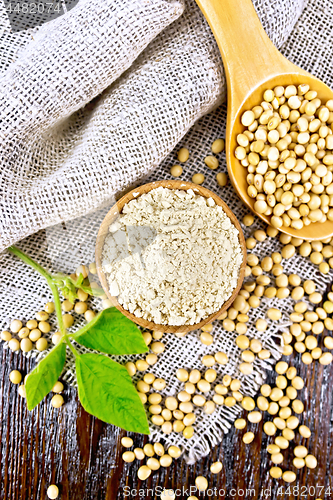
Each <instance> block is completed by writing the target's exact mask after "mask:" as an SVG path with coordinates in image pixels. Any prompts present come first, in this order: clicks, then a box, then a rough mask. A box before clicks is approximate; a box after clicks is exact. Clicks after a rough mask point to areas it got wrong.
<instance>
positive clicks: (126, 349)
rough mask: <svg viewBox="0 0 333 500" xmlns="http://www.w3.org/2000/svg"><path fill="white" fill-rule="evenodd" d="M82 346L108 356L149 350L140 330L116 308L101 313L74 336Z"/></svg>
mask: <svg viewBox="0 0 333 500" xmlns="http://www.w3.org/2000/svg"><path fill="white" fill-rule="evenodd" d="M73 338H74V339H75V340H76V342H78V343H79V344H81V345H84V346H85V347H89V348H90V349H95V350H97V351H100V352H105V353H107V354H116V355H120V354H140V353H143V352H147V351H148V348H147V345H146V343H145V341H144V340H143V337H142V333H141V331H140V330H139V328H138V327H137V326H136V325H135V324H134V323H133V321H131V320H130V319H128V318H126V316H124V315H123V314H122V313H121V312H120V311H118V309H116V308H115V307H109V308H108V309H104V311H102V312H100V313H99V314H98V315H97V316H95V318H93V319H92V321H90V322H89V323H88V324H87V325H86V326H85V327H83V328H82V329H81V330H79V331H77V332H76V333H74V334H73Z"/></svg>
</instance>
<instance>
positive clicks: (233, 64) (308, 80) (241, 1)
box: [196, 0, 333, 240]
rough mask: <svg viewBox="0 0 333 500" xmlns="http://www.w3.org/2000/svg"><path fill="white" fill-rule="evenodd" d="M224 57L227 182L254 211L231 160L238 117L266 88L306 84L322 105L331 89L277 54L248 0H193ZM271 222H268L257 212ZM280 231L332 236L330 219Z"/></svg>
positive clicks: (237, 165)
mask: <svg viewBox="0 0 333 500" xmlns="http://www.w3.org/2000/svg"><path fill="white" fill-rule="evenodd" d="M196 2H197V4H198V5H199V7H200V9H201V10H202V12H203V14H204V16H205V17H206V19H207V21H208V23H209V25H210V27H211V29H212V31H213V33H214V36H215V38H216V41H217V44H218V46H219V49H220V52H221V54H222V59H223V64H224V69H225V73H226V77H227V86H228V118H227V130H226V155H227V165H228V171H229V176H230V179H231V181H232V183H233V185H234V187H235V189H236V191H237V193H238V194H239V196H240V198H241V199H242V200H243V201H244V202H245V203H246V204H247V205H248V206H249V207H250V208H251V210H253V212H255V210H254V208H253V206H254V201H255V200H253V199H252V198H250V197H249V196H248V194H247V182H246V174H247V169H246V168H244V167H243V166H242V165H241V163H240V162H239V161H238V160H237V159H236V158H235V156H234V151H235V149H236V147H237V143H236V136H237V134H239V133H241V132H242V131H243V130H244V127H243V125H242V124H241V121H240V116H241V114H242V113H243V112H244V111H245V110H247V109H251V108H252V107H253V106H256V105H258V104H260V102H261V101H262V100H263V99H262V95H263V92H264V91H265V90H266V89H273V88H274V87H276V86H278V85H284V86H286V85H296V86H297V85H299V84H301V83H305V84H308V85H310V88H311V89H312V90H316V91H317V93H318V97H319V98H320V99H322V100H323V101H324V102H326V101H327V100H328V99H333V92H332V90H331V89H330V88H329V87H328V86H327V85H325V84H324V83H323V82H322V81H320V80H318V78H315V77H314V76H312V75H310V73H307V72H306V71H304V70H303V69H301V68H299V67H298V66H296V65H295V64H292V63H291V62H290V61H288V60H287V59H286V58H285V57H283V56H282V54H280V52H279V51H278V50H277V49H276V47H275V46H274V45H273V43H272V42H271V41H270V39H269V38H268V36H267V35H266V32H265V30H264V29H263V27H262V25H261V23H260V21H259V18H258V16H257V14H256V11H255V9H254V7H253V4H252V2H251V0H196ZM255 213H256V214H257V215H258V216H259V217H261V219H263V220H264V221H265V222H267V223H268V224H269V221H270V218H269V217H267V216H265V215H262V214H258V213H257V212H255ZM280 231H282V232H283V233H286V234H290V235H292V236H296V237H297V238H303V239H307V240H322V239H325V238H328V237H330V236H332V235H333V221H326V222H324V223H320V222H316V223H312V224H310V225H309V226H305V227H303V228H302V229H300V230H296V229H292V228H290V227H282V228H280Z"/></svg>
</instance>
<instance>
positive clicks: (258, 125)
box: [197, 0, 333, 240]
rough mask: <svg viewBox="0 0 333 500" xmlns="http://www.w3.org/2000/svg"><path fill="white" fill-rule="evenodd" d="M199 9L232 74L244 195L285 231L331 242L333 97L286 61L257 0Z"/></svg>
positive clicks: (204, 3)
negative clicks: (265, 26) (259, 13)
mask: <svg viewBox="0 0 333 500" xmlns="http://www.w3.org/2000/svg"><path fill="white" fill-rule="evenodd" d="M197 3H198V4H199V6H200V8H201V9H202V11H203V13H204V15H205V16H206V18H207V20H208V22H209V23H210V26H211V28H212V30H213V32H214V35H215V38H216V40H217V43H218V45H219V48H220V51H221V54H222V58H223V63H224V68H225V72H226V77H227V83H228V123H227V131H226V156H227V164H228V171H229V176H230V179H231V181H232V183H233V185H234V187H235V189H236V191H237V193H238V195H239V196H240V198H241V199H242V200H243V202H245V203H246V204H247V205H248V206H249V207H250V208H251V210H253V211H254V212H255V213H256V214H257V215H258V216H259V217H260V218H261V219H263V220H264V221H265V222H267V223H268V224H270V225H272V226H273V227H275V228H277V229H278V230H279V231H282V232H284V233H286V234H289V235H291V236H297V237H298V238H302V239H309V240H322V239H325V238H328V237H330V236H332V235H333V92H332V90H331V89H330V88H329V87H328V86H327V85H325V84H324V83H323V82H322V81H320V80H319V79H317V78H316V77H314V76H312V75H311V74H309V73H308V72H306V71H304V70H303V69H301V68H299V67H297V66H296V65H294V64H292V63H291V62H290V61H288V60H287V59H286V58H285V57H283V56H282V55H281V54H280V52H279V51H278V50H277V49H276V48H275V46H274V45H273V43H272V42H271V41H270V39H269V38H268V36H267V35H266V33H265V31H264V29H263V27H262V26H261V23H260V21H259V19H258V17H257V14H256V12H255V10H254V7H253V5H252V2H251V0H242V2H240V0H236V1H235V0H226V1H225V2H223V3H222V2H218V1H217V0H197Z"/></svg>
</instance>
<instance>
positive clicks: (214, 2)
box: [196, 0, 295, 110]
mask: <svg viewBox="0 0 333 500" xmlns="http://www.w3.org/2000/svg"><path fill="white" fill-rule="evenodd" d="M196 2H197V4H198V5H199V7H200V9H201V11H202V12H203V14H204V16H205V17H206V19H207V21H208V23H209V25H210V27H211V29H212V31H213V33H214V36H215V38H216V41H217V44H218V46H219V49H220V52H221V55H222V59H223V64H224V69H225V73H226V77H227V84H228V101H229V105H230V101H231V100H232V101H233V106H232V107H233V110H236V109H238V108H239V106H240V104H241V102H242V101H243V100H244V98H245V97H246V96H248V95H249V94H250V93H251V92H252V91H253V90H254V88H255V87H256V86H257V85H258V84H259V83H260V82H263V81H265V80H267V78H269V77H270V76H273V75H276V74H280V73H290V72H292V70H293V69H295V66H294V65H293V64H292V63H290V62H289V61H288V60H287V59H285V58H284V57H283V56H282V55H281V54H280V52H279V51H278V50H277V49H276V47H275V46H274V45H273V43H272V42H271V41H270V39H269V37H268V36H267V34H266V32H265V30H264V29H263V27H262V25H261V23H260V20H259V18H258V16H257V13H256V11H255V9H254V7H253V4H252V2H251V0H196Z"/></svg>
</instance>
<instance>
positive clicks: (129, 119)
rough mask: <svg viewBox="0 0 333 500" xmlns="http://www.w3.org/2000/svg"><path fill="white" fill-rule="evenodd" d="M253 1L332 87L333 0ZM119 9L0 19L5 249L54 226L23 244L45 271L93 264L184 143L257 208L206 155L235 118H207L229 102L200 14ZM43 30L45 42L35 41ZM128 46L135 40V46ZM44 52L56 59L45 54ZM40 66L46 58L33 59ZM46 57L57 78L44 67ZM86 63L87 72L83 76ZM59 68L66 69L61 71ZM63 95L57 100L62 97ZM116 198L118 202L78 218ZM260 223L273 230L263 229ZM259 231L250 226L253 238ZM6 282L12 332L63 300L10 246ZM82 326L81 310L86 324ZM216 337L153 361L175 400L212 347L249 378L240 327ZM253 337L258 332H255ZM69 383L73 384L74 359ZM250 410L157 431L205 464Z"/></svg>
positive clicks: (305, 272) (305, 267)
mask: <svg viewBox="0 0 333 500" xmlns="http://www.w3.org/2000/svg"><path fill="white" fill-rule="evenodd" d="M254 3H255V6H256V9H257V11H258V13H259V16H260V18H261V20H262V23H263V25H264V27H265V29H266V30H267V32H268V34H269V36H270V37H271V38H272V39H273V41H274V42H275V43H276V44H277V45H278V46H281V44H283V43H284V45H283V52H284V53H285V54H286V55H287V56H288V57H289V58H290V59H291V60H293V62H295V63H297V64H299V65H301V66H302V67H303V68H304V69H307V70H309V71H311V72H313V73H314V74H315V75H316V76H318V77H320V78H322V79H324V80H325V82H326V83H328V84H332V76H331V68H330V61H331V60H332V44H330V43H328V41H327V40H330V37H331V33H330V26H331V23H332V19H333V6H332V5H331V4H327V3H326V2H325V1H324V0H319V1H315V0H311V1H308V2H307V5H306V7H305V9H304V10H303V13H302V9H303V8H304V2H303V1H298V2H297V1H295V2H293V1H291V0H288V1H283V0H280V1H277V2H273V3H272V2H269V1H268V0H267V1H264V0H263V1H256V2H254ZM113 7H114V10H112V9H111V8H110V4H109V3H108V4H107V3H106V2H105V1H103V2H102V1H100V2H99V1H90V2H87V1H85V0H83V1H82V0H81V1H80V2H79V4H78V5H77V6H76V7H75V8H73V9H72V10H71V11H70V12H69V13H68V14H67V15H66V16H64V17H62V18H59V19H57V20H55V21H52V23H50V24H48V25H44V26H43V28H41V30H40V33H39V34H38V36H36V32H37V31H38V30H31V32H23V33H15V34H11V33H10V31H9V26H8V22H6V19H5V17H4V14H3V15H2V17H0V19H1V23H2V24H1V23H0V26H1V32H0V33H1V42H0V43H1V53H0V64H1V67H2V68H3V75H4V76H3V78H2V81H1V83H2V86H1V89H0V95H1V107H0V113H1V125H0V136H1V148H2V153H3V154H2V155H1V158H2V160H1V161H2V168H1V170H0V175H1V191H0V204H1V210H0V235H1V236H0V242H1V248H2V249H3V248H5V247H6V246H8V245H9V244H11V243H13V242H15V241H17V240H19V239H21V238H23V237H25V236H27V235H29V234H31V233H33V232H34V231H36V230H38V229H41V228H47V229H45V230H43V231H39V232H38V233H36V234H33V235H31V236H29V237H28V238H26V239H25V240H24V241H22V242H20V244H19V245H20V247H21V248H22V249H23V250H25V251H26V252H27V253H29V254H30V255H31V256H32V257H33V258H35V259H36V260H38V261H39V262H41V263H42V264H43V265H45V266H47V267H49V268H50V269H51V268H52V269H54V270H58V271H64V272H72V271H73V270H74V269H75V267H76V266H77V265H79V264H81V263H82V262H84V263H87V262H89V261H92V260H93V259H94V255H93V254H94V252H93V250H94V242H95V237H96V233H97V229H98V227H99V224H100V222H101V220H102V219H103V216H104V214H105V213H106V211H107V206H108V205H110V204H112V202H113V195H115V194H117V193H119V192H120V191H122V190H124V189H125V188H127V187H129V185H132V184H133V183H138V182H141V181H142V180H143V179H144V176H147V174H149V173H151V172H153V173H151V176H150V177H149V178H147V177H146V178H145V180H160V179H164V178H169V177H170V174H169V169H170V166H171V165H172V164H174V163H175V162H176V151H177V150H178V149H179V147H181V146H182V145H186V146H187V147H189V149H190V159H189V161H188V162H187V163H186V164H185V166H184V174H183V176H182V179H184V180H190V179H191V177H192V175H193V173H196V172H203V173H204V174H205V176H206V180H205V183H204V185H205V186H206V187H208V188H210V189H212V190H214V191H215V192H216V193H217V194H220V195H221V197H222V198H223V199H224V200H225V201H226V202H227V204H228V205H229V206H230V208H231V209H232V210H233V211H234V213H235V214H236V216H237V217H238V218H240V217H242V216H243V215H244V213H245V212H246V210H245V208H244V207H243V206H242V205H241V203H240V202H239V200H238V198H237V196H236V194H235V192H234V191H233V189H232V188H231V187H230V186H229V187H226V188H223V189H221V188H218V186H217V184H216V181H215V175H216V171H210V170H209V169H207V167H206V166H205V165H204V163H203V158H204V157H205V156H206V155H207V154H208V153H209V152H210V146H211V143H212V142H213V140H214V139H216V138H218V137H223V134H224V126H225V119H226V112H225V108H224V107H223V106H222V107H219V108H218V109H216V110H215V111H212V112H211V113H210V114H208V115H206V116H205V117H204V118H202V119H201V120H200V121H197V120H198V118H200V117H201V116H203V115H204V114H205V113H207V112H208V111H210V110H212V109H214V108H215V107H216V106H217V105H218V104H221V103H222V101H223V100H224V97H225V81H224V76H223V68H222V64H221V60H220V56H219V54H218V51H217V47H216V44H215V41H214V39H213V36H212V34H211V32H210V29H209V28H208V26H207V23H206V22H205V20H204V19H203V17H202V15H201V14H200V12H199V10H198V8H197V7H196V5H195V4H194V3H193V2H191V1H188V2H186V9H185V12H184V14H183V15H181V17H179V16H180V14H181V12H182V9H183V6H182V4H181V3H179V2H167V1H166V0H165V1H162V0H161V1H156V2H153V3H152V4H151V3H147V2H144V1H142V2H139V1H132V2H129V1H127V2H120V1H119V2H117V1H114V2H112V8H113ZM130 13H132V14H130ZM90 16H92V17H91V18H90ZM94 16H95V17H94ZM126 16H128V17H126ZM299 16H301V17H300V18H299ZM177 18H178V20H175V19H177ZM298 18H299V19H298ZM126 19H131V22H130V23H128V22H126ZM88 20H89V22H88ZM115 20H116V21H115ZM153 20H154V22H153ZM297 20H298V21H297ZM172 21H174V22H172ZM296 21H297V23H296ZM108 23H110V24H112V23H114V24H112V26H113V28H110V30H105V32H104V33H103V36H101V34H100V31H99V30H101V29H103V28H105V26H106V25H107V24H108ZM170 23H171V24H170ZM295 23H296V26H295ZM74 26H75V27H76V29H73V30H72V31H71V34H70V33H69V31H70V30H71V28H72V27H74ZM166 26H168V27H166ZM162 30H163V31H162ZM291 30H293V31H291ZM158 33H159V34H158ZM32 36H33V38H34V42H33V43H32V44H31V45H30V46H29V45H27V44H28V43H29V40H31V37H32ZM61 36H62V37H63V38H62V40H63V44H61V45H60V44H59V43H58V40H59V39H60V38H61ZM76 37H77V38H76ZM73 39H75V40H77V43H76V44H73ZM128 40H131V43H130V44H127V45H126V42H127V41H128ZM43 43H44V45H43ZM148 44H149V45H148ZM147 45H148V46H147ZM22 47H25V48H23V49H22ZM42 47H44V48H43V50H44V51H45V53H44V55H45V59H44V60H43V63H42V59H38V57H39V56H38V52H39V51H40V50H41V48H42ZM145 47H146V48H145ZM55 48H57V50H55ZM80 48H81V49H82V50H80ZM22 50H23V51H24V52H21V53H22V55H20V51H22ZM142 51H143V52H142ZM140 52H141V54H140ZM74 54H75V57H74ZM88 54H89V58H88V57H87V56H88ZM34 58H37V59H34ZM88 59H89V60H88ZM30 60H34V61H35V63H34V64H30V63H29V61H30ZM36 60H39V64H36ZM92 60H93V61H94V63H93V62H92ZM12 61H16V62H14V63H13V62H12ZM43 65H44V66H43ZM45 65H47V66H48V67H49V68H50V71H51V73H48V74H44V72H43V68H45ZM77 65H78V67H79V68H83V69H81V71H82V73H80V71H79V70H78V69H77ZM53 67H57V68H60V70H61V71H57V72H54V73H53V72H52V68H53ZM88 68H89V69H88ZM34 71H36V72H37V74H36V73H34ZM38 71H39V73H38ZM51 74H52V78H54V80H53V79H50V75H51ZM77 75H80V79H81V81H79V78H77ZM119 75H121V76H119ZM36 78H37V79H38V81H40V82H41V84H40V85H38V86H35V87H34V85H33V84H32V83H31V82H34V81H35V79H36ZM14 80H15V83H13V81H14ZM112 82H114V83H112ZM104 89H105V90H104ZM65 90H66V91H65ZM103 90H104V91H103ZM6 91H7V92H6ZM102 91H103V93H102V94H101V96H99V97H97V98H95V99H94V100H93V101H92V102H89V101H91V99H92V98H94V97H95V96H97V95H98V94H100V92H102ZM22 92H23V94H22ZM50 93H51V95H53V97H55V96H56V97H57V99H55V100H54V99H53V100H52V102H50V97H49V96H50ZM22 95H23V96H24V99H22V100H21V98H22ZM87 103H88V104H87ZM83 105H85V107H84V108H82V106H83ZM10 110H11V111H10ZM2 124H5V125H4V126H3V128H2ZM193 125H194V126H193ZM191 127H192V128H191ZM190 128H191V130H190V132H189V133H188V134H187V135H186V136H185V137H183V136H184V134H185V133H186V132H187V131H188V130H189V129H190ZM182 137H183V139H182V141H181V143H179V141H180V139H181V138H182ZM178 143H179V144H178ZM176 144H178V146H177V147H176V148H175V150H174V151H173V152H171V153H170V151H172V150H173V148H174V146H175V145H176ZM168 153H170V154H169V155H168ZM167 155H168V156H167ZM166 156H167V157H166ZM165 157H166V158H165ZM164 158H165V159H164ZM163 159H164V161H163V162H162V163H161V161H162V160H163ZM219 159H220V163H221V167H220V168H219V170H218V171H226V165H225V158H224V154H223V153H222V154H221V155H219ZM103 203H104V205H105V208H102V209H100V210H99V211H95V212H94V213H91V214H90V215H85V216H83V217H79V218H77V219H75V220H72V219H74V218H75V217H78V216H82V215H84V214H87V213H88V212H91V211H92V210H94V209H96V208H98V207H100V206H101V204H103ZM64 222H65V223H64ZM54 224H56V225H54ZM255 227H261V223H259V222H257V223H256V226H255ZM251 230H253V229H252V228H251V229H250V230H249V229H246V232H245V233H246V235H248V234H249V232H250V231H251ZM278 249H279V243H278V242H277V240H271V239H268V240H266V241H265V242H263V243H262V244H260V246H259V245H258V247H257V248H256V249H255V250H254V253H256V254H257V255H258V256H259V257H263V256H265V255H267V254H269V253H270V252H272V251H273V250H274V251H275V250H278ZM284 265H285V270H286V272H287V273H290V272H298V273H299V274H300V276H302V277H303V279H308V278H312V279H314V280H315V281H316V283H317V285H318V289H319V290H320V291H323V290H324V289H325V288H326V285H327V283H328V282H329V281H330V279H331V276H330V275H328V276H322V275H320V274H319V273H318V272H317V270H316V268H315V266H313V265H312V264H311V263H310V262H309V261H308V260H305V259H302V258H301V257H299V256H295V257H293V258H292V259H291V260H290V261H287V262H286V263H284ZM0 283H1V287H0V301H1V304H2V314H1V320H0V321H1V324H0V327H1V328H3V329H4V328H8V323H9V321H10V320H11V319H13V318H15V317H18V318H21V319H22V320H28V319H30V318H31V317H33V315H34V313H35V312H36V311H37V310H40V309H41V308H42V306H43V305H44V304H45V302H46V301H47V300H48V299H50V298H51V297H50V293H49V291H48V289H47V286H46V285H45V283H44V282H43V279H42V278H39V276H37V275H36V273H35V272H34V271H32V270H30V269H27V267H26V266H25V265H24V264H23V263H21V262H19V261H17V259H15V258H14V257H12V256H10V255H8V254H7V253H3V254H2V256H1V259H0ZM269 304H270V306H273V305H276V306H280V307H281V304H283V307H284V309H283V310H284V315H283V321H286V320H287V317H288V312H290V309H291V307H292V300H291V299H287V300H284V301H283V302H279V301H278V299H274V301H270V302H269ZM99 307H100V304H99V301H98V300H97V299H94V301H93V303H92V308H94V309H96V310H97V309H98V308H99ZM267 307H268V305H267V303H265V301H263V302H262V305H261V307H260V308H258V309H256V310H252V311H251V321H250V324H251V325H252V324H253V321H254V320H255V319H256V318H257V317H264V314H265V311H266V309H267ZM80 322H82V319H80V318H78V323H77V325H79V324H80ZM213 335H214V338H215V342H214V344H213V345H212V346H210V347H206V346H203V345H201V343H200V342H199V340H198V338H199V332H193V333H191V334H189V335H187V336H186V337H184V338H183V339H181V340H179V339H177V340H176V339H175V337H173V336H172V335H170V334H165V337H164V339H165V341H166V346H167V347H166V350H165V352H164V353H163V354H162V355H159V360H158V363H157V364H156V365H154V366H153V367H152V369H151V371H152V372H153V373H155V375H156V376H163V377H164V378H166V380H168V381H170V382H169V384H168V385H167V387H166V389H165V391H163V393H164V395H167V394H171V393H174V392H175V391H176V390H178V389H179V386H178V385H177V383H176V379H175V372H176V369H177V368H178V367H179V366H184V367H185V368H194V367H197V366H199V365H200V358H201V357H202V356H203V355H204V354H208V353H211V352H216V351H218V350H223V351H225V352H227V353H228V355H229V358H230V362H229V364H228V365H226V366H224V367H219V369H218V379H219V380H220V378H221V377H222V376H223V375H224V374H225V373H229V374H231V375H232V376H236V375H238V369H237V367H238V365H239V362H240V358H239V354H240V352H239V350H238V348H236V346H235V344H234V334H230V333H227V332H225V331H223V329H222V327H221V324H220V323H219V322H216V324H215V327H214V331H213ZM249 336H250V337H255V336H258V332H256V330H255V329H254V328H253V326H251V327H250V328H249ZM260 338H261V339H262V341H263V343H264V346H265V347H267V348H269V349H270V350H271V351H272V354H273V358H274V359H278V358H279V356H280V349H279V347H278V344H279V342H280V337H279V335H278V328H277V326H276V325H273V324H270V328H269V329H268V331H267V332H265V333H264V334H260ZM20 355H21V354H20ZM127 359H128V358H125V357H124V358H123V359H121V362H125V361H126V360H127ZM118 361H119V359H118ZM269 367H270V363H269V362H259V361H256V362H255V371H254V373H253V375H251V376H248V377H246V380H244V385H243V387H244V389H245V390H246V392H247V393H249V394H254V393H255V391H256V390H257V387H258V384H260V383H261V381H262V380H263V379H264V378H265V371H266V369H268V368H269ZM65 379H66V380H68V381H69V382H70V383H72V382H73V370H72V362H71V359H70V357H69V358H68V362H67V365H66V371H65ZM134 380H136V379H134ZM239 410H240V409H239V407H238V406H237V407H234V408H232V409H227V408H225V407H222V408H219V409H218V410H217V411H216V412H215V413H214V414H213V416H204V415H203V414H202V413H201V412H200V411H197V422H196V423H195V435H194V437H193V438H192V439H191V440H190V441H185V440H184V439H183V438H182V436H180V435H178V434H177V435H176V434H174V433H173V434H170V435H168V436H164V435H163V436H162V435H161V433H160V431H159V429H158V428H157V427H155V426H152V429H151V430H152V438H154V439H160V438H162V437H163V438H166V441H167V442H168V443H173V444H178V445H182V446H183V448H184V450H185V453H186V455H187V457H188V460H189V461H193V460H195V459H198V458H200V457H201V456H203V455H205V454H207V453H208V452H209V449H210V447H211V446H213V445H214V444H216V443H217V442H218V441H219V440H220V439H221V437H222V434H223V432H225V431H226V430H227V429H228V428H229V427H230V425H231V422H232V420H233V419H234V418H235V416H236V414H237V413H238V412H239Z"/></svg>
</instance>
